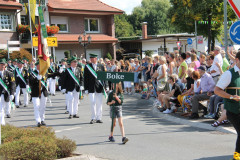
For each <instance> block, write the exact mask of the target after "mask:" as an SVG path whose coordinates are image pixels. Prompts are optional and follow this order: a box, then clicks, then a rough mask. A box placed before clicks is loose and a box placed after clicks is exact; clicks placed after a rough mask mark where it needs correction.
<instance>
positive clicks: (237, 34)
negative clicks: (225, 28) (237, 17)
mask: <svg viewBox="0 0 240 160" xmlns="http://www.w3.org/2000/svg"><path fill="white" fill-rule="evenodd" d="M229 34H230V38H231V40H232V41H233V42H234V43H236V44H240V21H237V22H235V23H233V25H232V26H231V27H230V30H229Z"/></svg>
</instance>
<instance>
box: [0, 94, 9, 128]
mask: <svg viewBox="0 0 240 160" xmlns="http://www.w3.org/2000/svg"><path fill="white" fill-rule="evenodd" d="M8 108H11V106H10V102H6V101H5V100H4V95H3V94H2V95H1V98H0V118H1V124H2V125H5V119H4V116H5V114H4V110H8V111H7V112H6V114H10V109H8Z"/></svg>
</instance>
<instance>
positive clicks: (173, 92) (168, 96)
mask: <svg viewBox="0 0 240 160" xmlns="http://www.w3.org/2000/svg"><path fill="white" fill-rule="evenodd" d="M168 83H169V84H171V85H172V90H171V92H170V93H169V94H166V95H164V96H163V102H164V104H165V105H166V110H165V111H164V112H163V113H166V114H168V113H172V112H173V111H172V110H171V107H170V103H169V101H170V99H171V98H177V97H178V95H180V94H182V91H181V88H180V86H179V85H178V84H177V83H176V79H175V78H174V77H173V76H170V77H169V79H168Z"/></svg>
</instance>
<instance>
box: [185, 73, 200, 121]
mask: <svg viewBox="0 0 240 160" xmlns="http://www.w3.org/2000/svg"><path fill="white" fill-rule="evenodd" d="M192 79H193V80H194V84H193V91H192V92H191V89H192V88H191V89H190V90H188V91H187V92H186V93H185V94H186V95H187V96H185V97H184V99H183V102H182V107H183V111H184V112H185V114H183V115H182V116H185V117H189V116H190V115H191V106H192V103H191V99H192V97H193V96H194V94H195V93H197V89H198V87H199V86H200V82H201V80H200V74H199V72H198V71H193V72H192Z"/></svg>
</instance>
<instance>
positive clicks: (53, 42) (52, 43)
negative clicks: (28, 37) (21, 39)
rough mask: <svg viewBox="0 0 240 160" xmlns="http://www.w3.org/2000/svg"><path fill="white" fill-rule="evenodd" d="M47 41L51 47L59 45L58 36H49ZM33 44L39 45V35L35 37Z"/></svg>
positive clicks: (34, 45)
mask: <svg viewBox="0 0 240 160" xmlns="http://www.w3.org/2000/svg"><path fill="white" fill-rule="evenodd" d="M47 43H48V46H49V47H57V46H58V41H57V37H47ZM32 45H33V47H37V46H38V37H33V39H32Z"/></svg>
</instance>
